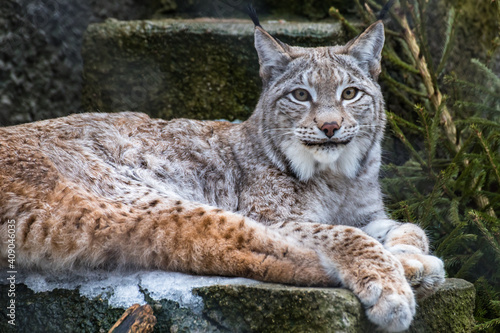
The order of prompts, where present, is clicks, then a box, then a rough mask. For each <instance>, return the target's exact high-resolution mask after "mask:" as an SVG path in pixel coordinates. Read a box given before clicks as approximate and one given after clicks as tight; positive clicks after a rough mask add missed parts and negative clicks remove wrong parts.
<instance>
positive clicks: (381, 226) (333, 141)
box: [0, 22, 444, 331]
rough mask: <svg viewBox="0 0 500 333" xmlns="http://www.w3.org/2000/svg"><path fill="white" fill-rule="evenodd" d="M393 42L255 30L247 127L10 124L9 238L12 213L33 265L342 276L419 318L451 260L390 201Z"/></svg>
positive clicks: (93, 116) (372, 32)
mask: <svg viewBox="0 0 500 333" xmlns="http://www.w3.org/2000/svg"><path fill="white" fill-rule="evenodd" d="M383 41H384V33H383V25H382V23H380V22H378V23H375V24H374V25H372V26H370V27H369V28H368V29H367V30H366V31H365V32H364V33H363V34H361V35H360V36H358V37H357V38H356V39H354V40H352V41H351V42H349V43H348V44H346V45H344V46H333V47H320V48H300V47H292V46H289V45H286V44H284V43H281V42H280V41H278V40H276V39H274V38H273V37H271V36H270V35H269V34H268V33H267V32H266V31H264V30H263V29H262V28H261V27H260V26H257V27H256V29H255V46H256V49H257V52H258V54H259V61H260V75H261V77H262V79H263V84H264V88H263V92H262V95H261V98H260V100H259V102H258V105H257V107H256V109H255V112H254V113H253V115H252V116H251V117H250V119H248V120H247V121H245V122H243V123H242V124H230V123H225V122H209V121H206V122H203V121H195V120H187V119H178V120H172V121H164V120H158V119H150V118H149V117H148V116H146V115H144V114H140V113H117V114H101V113H89V114H79V115H73V116H69V117H65V118H59V119H54V120H46V121H40V122H36V123H31V124H25V125H19V126H15V127H7V128H1V129H0V159H1V161H2V162H1V164H2V167H1V168H0V218H1V220H0V221H1V224H0V235H1V236H0V237H2V242H3V243H2V244H5V242H6V240H7V239H6V237H7V235H8V232H7V221H8V220H9V219H15V220H16V242H17V261H18V264H20V265H22V266H23V267H25V268H37V269H42V270H71V269H74V268H82V267H89V268H95V267H100V268H106V269H112V268H116V267H132V268H148V269H163V270H171V271H181V272H187V273H194V274H214V275H229V276H244V277H249V278H254V279H259V280H262V281H271V282H280V283H287V284H295V285H316V286H344V287H347V288H349V289H351V290H352V291H353V292H354V293H355V294H356V295H357V296H358V297H359V298H360V300H361V302H362V303H363V304H364V305H365V306H366V309H367V310H366V311H367V315H368V318H369V319H370V320H372V321H373V322H374V323H376V324H378V325H379V326H380V327H382V328H383V329H385V330H388V331H400V330H404V329H406V328H408V326H409V325H410V323H411V320H412V318H413V315H414V313H415V293H416V294H417V296H418V295H427V294H430V293H432V292H433V291H434V290H435V289H436V288H437V287H438V286H439V285H440V284H441V283H442V281H443V277H444V270H443V265H442V262H441V261H440V260H439V259H438V258H435V257H432V256H430V255H429V252H428V251H429V246H428V240H427V237H426V236H425V233H424V232H423V231H422V230H421V229H420V228H419V227H417V226H415V225H412V224H401V223H398V222H395V221H392V220H390V219H388V217H387V215H386V213H385V212H384V207H383V204H382V196H381V193H380V187H379V184H378V174H379V167H380V152H381V147H380V144H381V140H382V137H383V135H384V132H383V131H384V125H385V114H384V103H383V98H382V95H381V92H380V88H379V86H378V84H377V82H376V80H377V76H378V74H379V73H380V54H381V49H382V45H383ZM352 88H354V90H349V91H346V89H352ZM298 89H299V90H298ZM353 91H354V92H356V93H355V94H354V93H353ZM0 251H1V252H0V258H1V259H2V264H4V263H6V259H7V252H6V251H7V247H6V246H2V247H1V249H0ZM412 287H413V289H412Z"/></svg>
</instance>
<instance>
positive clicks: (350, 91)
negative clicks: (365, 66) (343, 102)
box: [342, 88, 358, 100]
mask: <svg viewBox="0 0 500 333" xmlns="http://www.w3.org/2000/svg"><path fill="white" fill-rule="evenodd" d="M357 94H358V89H356V88H346V89H344V91H343V92H342V98H343V99H347V100H349V99H353V98H354V97H356V95H357Z"/></svg>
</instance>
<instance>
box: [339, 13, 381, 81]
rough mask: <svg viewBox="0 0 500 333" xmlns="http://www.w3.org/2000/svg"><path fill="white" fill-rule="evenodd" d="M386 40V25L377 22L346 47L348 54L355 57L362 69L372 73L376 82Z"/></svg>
mask: <svg viewBox="0 0 500 333" xmlns="http://www.w3.org/2000/svg"><path fill="white" fill-rule="evenodd" d="M384 39H385V37H384V24H383V23H382V21H377V22H375V23H373V24H372V25H370V26H369V27H368V28H367V29H366V30H365V31H364V32H363V33H362V34H361V35H359V36H358V37H356V38H354V39H353V40H351V41H350V42H349V43H347V45H346V48H347V54H349V55H350V56H352V57H354V58H355V59H356V61H357V62H358V65H359V66H360V67H361V69H362V70H364V71H365V72H367V73H370V75H371V76H372V78H373V79H374V80H376V79H377V78H378V75H379V74H380V59H381V56H382V49H383V47H384Z"/></svg>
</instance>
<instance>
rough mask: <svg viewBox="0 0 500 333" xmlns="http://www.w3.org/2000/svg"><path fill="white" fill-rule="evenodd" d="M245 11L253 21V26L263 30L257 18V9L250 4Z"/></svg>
mask: <svg viewBox="0 0 500 333" xmlns="http://www.w3.org/2000/svg"><path fill="white" fill-rule="evenodd" d="M244 10H245V13H247V14H248V16H250V18H251V19H252V22H253V24H254V25H255V26H256V27H261V28H262V26H261V25H260V22H259V18H258V17H257V11H256V10H255V7H254V6H252V4H248V5H247V6H246V7H245V9H244Z"/></svg>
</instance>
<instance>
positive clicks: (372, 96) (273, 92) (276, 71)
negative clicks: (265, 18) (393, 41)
mask: <svg viewBox="0 0 500 333" xmlns="http://www.w3.org/2000/svg"><path fill="white" fill-rule="evenodd" d="M257 29H258V28H257ZM372 30H374V31H371V32H370V31H367V32H365V33H364V34H363V35H361V36H360V37H359V38H358V39H356V40H355V42H354V43H352V44H351V45H349V44H348V45H346V46H344V47H339V46H335V47H323V48H301V47H291V46H288V45H286V44H284V43H281V42H279V41H277V40H275V39H273V38H272V37H271V36H269V35H268V34H267V33H266V32H264V31H262V32H261V33H259V31H256V47H257V50H258V51H259V57H260V61H261V76H262V78H263V80H264V92H263V95H262V98H261V105H262V108H263V109H264V110H265V111H264V114H263V115H262V116H263V117H265V118H266V121H267V123H268V128H267V129H265V130H264V131H263V132H262V135H263V136H264V137H265V139H266V140H267V141H268V142H270V143H271V144H272V145H273V146H274V147H275V148H277V150H279V151H280V152H281V153H282V154H283V156H284V159H285V160H286V162H287V163H288V164H289V165H290V167H291V169H292V170H293V172H294V173H295V174H296V175H297V176H298V177H299V178H300V179H301V180H307V179H309V178H310V177H312V176H313V175H314V174H315V173H316V172H317V171H321V170H324V169H331V170H333V171H335V172H337V173H341V174H343V175H345V176H347V177H350V178H353V177H355V176H356V174H357V171H358V165H359V162H360V161H361V160H362V159H363V157H364V156H365V155H366V153H367V151H368V150H369V149H370V148H371V147H372V145H373V144H374V143H375V142H376V141H378V140H376V139H377V138H380V137H381V135H382V134H383V128H384V125H385V116H384V112H383V98H382V95H381V92H380V87H379V86H378V84H377V83H376V81H375V80H376V78H377V75H378V73H379V71H380V68H379V65H378V61H375V60H379V57H380V48H381V45H383V31H377V29H372ZM261 39H262V40H261ZM269 124H272V128H269Z"/></svg>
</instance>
